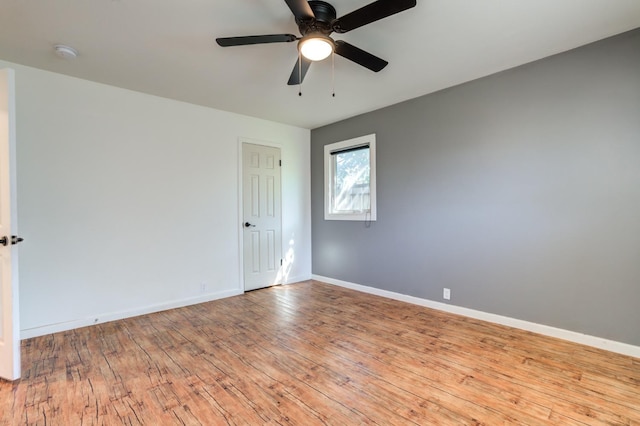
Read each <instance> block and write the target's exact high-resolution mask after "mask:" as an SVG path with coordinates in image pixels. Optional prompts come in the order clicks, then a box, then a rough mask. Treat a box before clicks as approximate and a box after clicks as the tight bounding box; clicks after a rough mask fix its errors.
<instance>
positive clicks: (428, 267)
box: [311, 29, 640, 345]
mask: <svg viewBox="0 0 640 426" xmlns="http://www.w3.org/2000/svg"><path fill="white" fill-rule="evenodd" d="M374 132H375V133H376V135H377V179H378V180H377V185H378V220H377V221H376V222H373V223H372V224H371V227H369V228H367V227H365V224H364V223H363V222H340V221H325V220H324V218H323V202H324V201H323V158H322V156H323V146H324V145H325V144H328V143H332V142H337V141H341V140H345V139H350V138H354V137H357V136H362V135H366V134H369V133H374ZM311 180H312V241H313V242H312V244H313V246H312V248H313V273H314V274H317V275H322V276H326V277H330V278H334V279H339V280H344V281H349V282H353V283H357V284H362V285H366V286H371V287H375V288H380V289H385V290H389V291H393V292H398V293H401V294H407V295H412V296H416V297H420V298H425V299H430V300H436V301H441V302H443V300H442V289H443V288H444V287H447V288H450V289H451V296H452V297H451V301H450V303H451V304H454V305H458V306H464V307H468V308H471V309H476V310H480V311H484V312H490V313H495V314H499V315H505V316H508V317H512V318H517V319H522V320H526V321H532V322H536V323H540V324H546V325H550V326H554V327H559V328H563V329H567V330H571V331H576V332H581V333H586V334H590V335H594V336H599V337H603V338H607V339H611V340H616V341H620V342H624V343H629V344H633V345H640V29H637V30H634V31H631V32H628V33H624V34H621V35H619V36H616V37H612V38H609V39H606V40H602V41H599V42H596V43H593V44H590V45H587V46H583V47H581V48H578V49H575V50H572V51H569V52H565V53H562V54H559V55H556V56H552V57H549V58H546V59H543V60H540V61H536V62H533V63H530V64H527V65H524V66H521V67H518V68H514V69H511V70H508V71H505V72H502V73H498V74H495V75H492V76H488V77H485V78H482V79H479V80H475V81H472V82H469V83H466V84H462V85H459V86H456V87H453V88H450V89H447V90H443V91H440V92H437V93H433V94H429V95H426V96H423V97H420V98H416V99H413V100H410V101H407V102H403V103H401V104H397V105H394V106H391V107H388V108H384V109H381V110H378V111H374V112H371V113H368V114H364V115H361V116H358V117H354V118H351V119H348V120H345V121H341V122H338V123H335V124H331V125H329V126H325V127H321V128H318V129H315V130H312V132H311Z"/></svg>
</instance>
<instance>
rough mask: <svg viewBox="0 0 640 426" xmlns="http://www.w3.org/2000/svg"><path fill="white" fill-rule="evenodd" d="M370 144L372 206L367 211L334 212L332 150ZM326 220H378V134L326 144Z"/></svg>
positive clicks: (370, 197)
mask: <svg viewBox="0 0 640 426" xmlns="http://www.w3.org/2000/svg"><path fill="white" fill-rule="evenodd" d="M364 145H369V191H370V194H369V199H370V202H371V206H370V209H369V211H367V212H353V213H333V195H334V194H332V193H331V191H332V188H333V185H332V184H331V183H332V181H333V179H334V174H335V170H333V160H332V158H331V157H332V155H331V153H332V152H336V151H342V150H346V149H349V148H357V147H360V146H364ZM324 220H357V221H365V222H369V221H375V220H376V134H375V133H372V134H370V135H366V136H360V137H358V138H354V139H349V140H346V141H342V142H335V143H332V144H329V145H325V146H324Z"/></svg>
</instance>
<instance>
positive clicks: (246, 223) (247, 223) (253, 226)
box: [0, 222, 256, 245]
mask: <svg viewBox="0 0 640 426" xmlns="http://www.w3.org/2000/svg"><path fill="white" fill-rule="evenodd" d="M244 227H245V228H255V227H256V226H255V225H252V224H250V223H249V222H245V223H244ZM1 242H2V240H1V239H0V243H1ZM5 245H6V244H5Z"/></svg>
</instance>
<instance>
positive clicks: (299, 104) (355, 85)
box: [0, 0, 640, 128]
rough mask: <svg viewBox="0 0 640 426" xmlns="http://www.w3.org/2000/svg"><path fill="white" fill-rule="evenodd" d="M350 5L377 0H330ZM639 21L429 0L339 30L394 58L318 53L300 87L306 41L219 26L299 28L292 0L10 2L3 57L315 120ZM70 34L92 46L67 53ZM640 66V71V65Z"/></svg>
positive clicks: (236, 108)
mask: <svg viewBox="0 0 640 426" xmlns="http://www.w3.org/2000/svg"><path fill="white" fill-rule="evenodd" d="M329 2H330V3H332V4H333V5H334V7H335V8H336V9H337V12H338V16H342V15H345V14H346V13H349V12H351V11H353V10H355V9H358V8H360V7H362V6H364V5H366V4H368V3H369V2H370V0H329ZM637 27H640V0H418V5H417V6H416V7H415V8H413V9H409V10H408V11H405V12H402V13H400V14H397V15H394V16H392V17H389V18H387V19H384V20H381V21H378V22H374V23H372V24H370V25H367V26H365V27H362V28H359V29H356V30H353V31H351V32H349V33H346V34H334V35H333V36H334V38H335V39H342V40H346V41H348V42H349V43H351V44H354V45H356V46H358V47H360V48H362V49H364V50H367V51H369V52H371V53H373V54H374V55H376V56H379V57H381V58H383V59H386V60H387V61H389V65H388V66H387V68H385V69H384V70H382V71H381V72H380V73H373V72H371V71H369V70H367V69H365V68H362V67H360V66H358V65H356V64H354V63H352V62H350V61H348V60H346V59H344V58H342V57H339V56H336V59H335V90H336V97H335V98H333V97H332V96H331V93H332V78H331V61H330V60H327V61H324V62H321V63H314V64H313V65H312V67H311V69H310V71H309V73H308V74H307V76H306V78H305V81H304V84H303V86H302V92H303V95H302V97H298V87H297V86H287V84H286V82H287V80H288V78H289V74H290V73H291V70H292V68H293V66H294V62H295V60H296V58H297V49H296V43H281V44H267V45H254V46H240V47H229V48H222V47H219V46H218V45H217V44H216V43H215V41H214V40H215V38H216V37H228V36H239V35H254V34H274V33H276V34H277V33H292V34H296V35H298V34H299V33H298V30H297V26H296V25H295V22H294V19H293V16H292V14H291V12H290V10H289V8H288V7H287V5H286V3H285V2H284V1H283V0H226V1H225V0H56V1H51V0H0V59H4V60H6V61H10V62H15V63H19V64H24V65H30V66H33V67H36V68H41V69H46V70H50V71H54V72H58V73H62V74H68V75H72V76H76V77H80V78H84V79H88V80H93V81H97V82H101V83H106V84H110V85H114V86H119V87H124V88H128V89H131V90H136V91H140V92H145V93H149V94H154V95H158V96H163V97H167V98H171V99H177V100H182V101H185V102H190V103H194V104H199V105H205V106H210V107H213V108H217V109H221V110H226V111H232V112H237V113H241V114H246V115H250V116H254V117H260V118H264V119H267V120H272V121H276V122H281V123H287V124H292V125H296V126H300V127H305V128H315V127H319V126H322V125H325V124H329V123H332V122H335V121H338V120H341V119H344V118H347V117H351V116H354V115H357V114H361V113H364V112H367V111H371V110H374V109H378V108H380V107H383V106H387V105H391V104H394V103H397V102H401V101H403V100H407V99H410V98H414V97H417V96H420V95H423V94H427V93H430V92H434V91H436V90H440V89H443V88H446V87H450V86H453V85H456V84H459V83H462V82H465V81H469V80H473V79H476V78H479V77H482V76H485V75H488V74H492V73H495V72H497V71H501V70H504V69H508V68H511V67H514V66H517V65H520V64H523V63H527V62H530V61H533V60H536V59H539V58H543V57H545V56H549V55H552V54H555V53H559V52H562V51H566V50H569V49H572V48H574V47H577V46H580V45H583V44H587V43H589V42H592V41H595V40H599V39H602V38H605V37H608V36H611V35H614V34H617V33H621V32H624V31H627V30H631V29H633V28H637ZM58 43H62V44H68V45H70V46H73V47H74V48H76V49H77V50H78V51H79V52H80V54H79V56H78V58H77V59H76V60H74V61H65V60H63V59H60V58H58V57H57V56H56V55H55V54H54V52H53V45H55V44H58ZM639 72H640V71H639Z"/></svg>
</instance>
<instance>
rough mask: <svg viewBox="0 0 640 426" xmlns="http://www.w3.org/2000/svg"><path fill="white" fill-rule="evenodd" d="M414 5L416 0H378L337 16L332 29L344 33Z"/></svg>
mask: <svg viewBox="0 0 640 426" xmlns="http://www.w3.org/2000/svg"><path fill="white" fill-rule="evenodd" d="M415 5H416V0H378V1H374V2H373V3H370V4H368V5H366V6H364V7H361V8H360V9H358V10H354V11H353V12H351V13H348V14H346V15H345V16H343V17H341V18H338V20H337V21H336V22H335V23H334V24H333V30H334V31H335V32H337V33H346V32H347V31H351V30H355V29H356V28H360V27H362V26H363V25H367V24H370V23H372V22H375V21H378V20H380V19H383V18H386V17H387V16H391V15H394V14H396V13H398V12H402V11H403V10H407V9H411V8H412V7H414V6H415Z"/></svg>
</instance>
